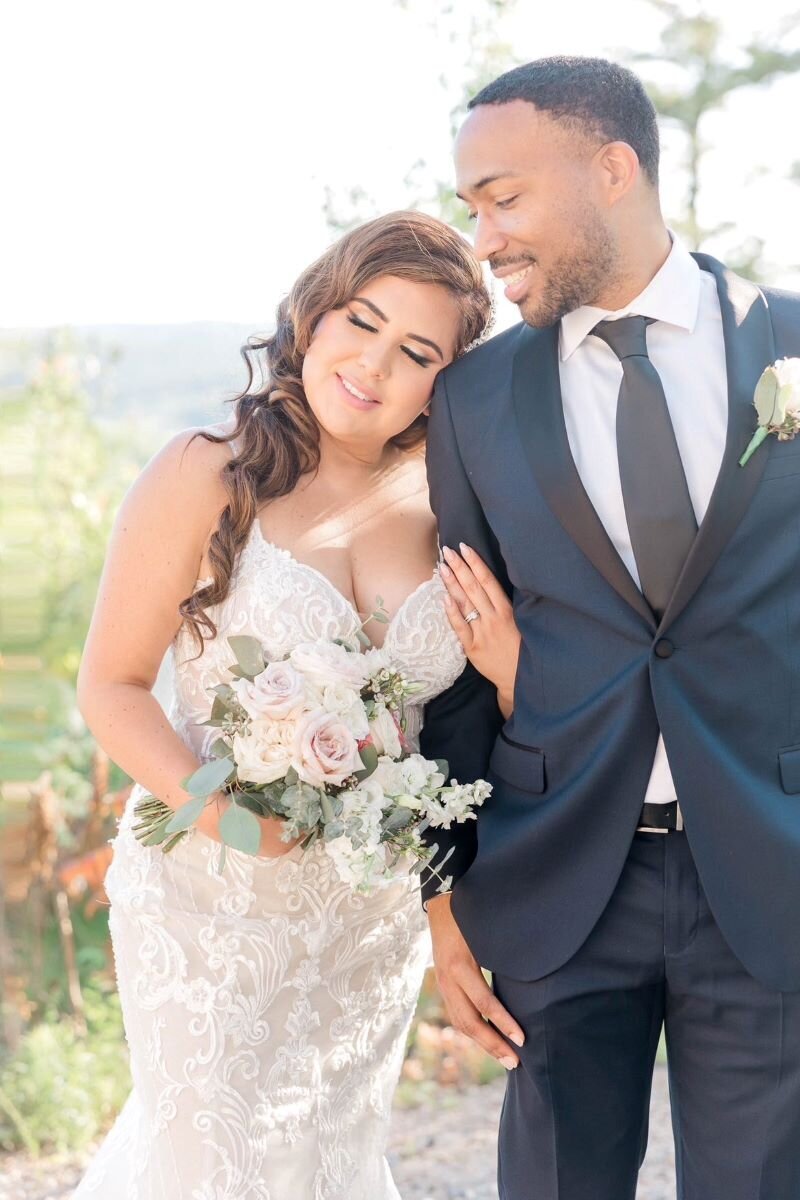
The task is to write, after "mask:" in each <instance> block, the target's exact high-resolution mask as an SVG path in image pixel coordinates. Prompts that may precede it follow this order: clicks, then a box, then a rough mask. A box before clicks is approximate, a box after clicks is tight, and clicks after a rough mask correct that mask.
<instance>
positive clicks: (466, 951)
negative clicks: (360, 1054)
mask: <svg viewBox="0 0 800 1200" xmlns="http://www.w3.org/2000/svg"><path fill="white" fill-rule="evenodd" d="M428 920H429V922H430V927H431V937H432V939H433V959H434V965H435V968H436V982H437V983H438V985H439V991H440V992H441V994H442V999H443V1000H444V1003H445V1008H446V1009H447V1015H448V1018H449V1020H450V1023H451V1024H452V1025H453V1026H454V1027H455V1028H456V1029H458V1030H459V1031H460V1032H461V1033H465V1034H467V1036H468V1037H471V1038H472V1039H473V1041H475V1042H477V1043H478V1045H479V1046H482V1047H483V1049H484V1050H486V1051H487V1052H488V1053H489V1054H491V1055H492V1057H493V1058H496V1059H497V1061H498V1062H501V1063H502V1064H503V1066H504V1067H505V1068H506V1069H507V1070H509V1071H511V1070H513V1068H514V1067H516V1066H518V1065H519V1058H518V1056H517V1055H516V1054H515V1053H514V1051H513V1050H512V1049H511V1047H510V1046H509V1044H508V1042H506V1041H504V1040H503V1038H502V1037H501V1036H500V1033H503V1034H505V1036H506V1037H507V1038H508V1039H509V1041H512V1042H514V1044H515V1045H517V1046H521V1045H522V1044H523V1042H524V1041H525V1035H524V1033H523V1032H522V1030H521V1029H520V1027H519V1025H518V1024H517V1022H516V1021H515V1020H514V1018H513V1017H512V1016H511V1015H510V1013H508V1012H506V1010H505V1009H504V1008H503V1006H502V1004H501V1003H500V1001H499V1000H498V999H497V997H496V996H495V995H494V993H493V992H492V989H491V988H490V987H489V985H488V983H487V982H486V980H485V979H484V976H483V972H482V971H481V969H480V967H479V965H478V963H477V961H476V960H475V958H474V957H473V955H472V953H471V951H470V948H469V946H468V945H467V943H466V941H465V940H464V937H463V934H462V933H461V930H460V929H459V928H458V925H457V924H456V921H455V918H454V916H453V914H452V912H451V911H450V896H449V895H447V896H436V897H435V898H434V899H433V900H429V901H428ZM497 1030H500V1033H498V1032H497Z"/></svg>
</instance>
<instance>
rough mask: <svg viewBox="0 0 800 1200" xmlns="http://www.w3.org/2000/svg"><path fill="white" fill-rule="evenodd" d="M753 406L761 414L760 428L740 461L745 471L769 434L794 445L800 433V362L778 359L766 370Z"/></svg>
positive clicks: (797, 360) (797, 359)
mask: <svg viewBox="0 0 800 1200" xmlns="http://www.w3.org/2000/svg"><path fill="white" fill-rule="evenodd" d="M753 403H754V404H755V407H756V412H757V413H758V428H757V429H756V431H755V433H754V434H753V437H752V439H751V441H750V445H749V446H748V447H747V449H746V450H745V452H744V454H743V455H742V457H741V458H740V459H739V466H740V467H743V466H744V465H745V463H746V462H748V461H749V459H750V458H751V456H752V455H753V454H754V453H755V452H756V450H757V449H758V447H759V446H760V445H761V443H762V442H763V441H764V440H765V438H766V437H767V435H768V434H770V433H774V434H777V437H778V441H781V442H788V441H791V439H792V438H793V437H795V436H796V435H797V434H798V433H800V358H779V359H778V361H777V362H776V363H773V365H772V366H771V367H767V368H766V370H765V371H764V373H763V374H762V376H761V378H760V379H759V381H758V383H757V384H756V390H755V395H754V396H753Z"/></svg>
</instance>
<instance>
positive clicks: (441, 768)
mask: <svg viewBox="0 0 800 1200" xmlns="http://www.w3.org/2000/svg"><path fill="white" fill-rule="evenodd" d="M433 761H434V762H435V763H436V770H437V771H438V772H439V774H440V775H444V777H445V779H447V776H448V775H449V774H450V763H449V762H448V761H447V759H446V758H435V759H434V760H433Z"/></svg>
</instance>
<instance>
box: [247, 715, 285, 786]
mask: <svg viewBox="0 0 800 1200" xmlns="http://www.w3.org/2000/svg"><path fill="white" fill-rule="evenodd" d="M296 725H297V722H296V721H289V720H283V721H252V722H251V723H250V728H249V730H248V731H247V733H245V734H239V733H237V734H236V735H235V737H234V739H233V758H234V762H235V763H236V770H237V772H238V775H239V778H240V779H242V780H244V781H245V782H246V783H257V784H265V783H274V782H275V780H276V779H283V777H284V775H285V774H286V772H287V771H288V770H289V767H290V766H291V765H292V753H293V750H294V743H295V730H296Z"/></svg>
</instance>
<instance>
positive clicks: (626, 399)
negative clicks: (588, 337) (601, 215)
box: [592, 317, 697, 617]
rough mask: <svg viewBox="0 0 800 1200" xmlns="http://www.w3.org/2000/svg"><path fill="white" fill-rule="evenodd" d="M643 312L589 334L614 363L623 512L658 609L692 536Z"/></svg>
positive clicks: (693, 524)
mask: <svg viewBox="0 0 800 1200" xmlns="http://www.w3.org/2000/svg"><path fill="white" fill-rule="evenodd" d="M650 323H651V321H650V320H649V319H646V318H645V317H621V318H620V319H619V320H618V321H601V322H600V323H599V325H596V326H595V327H594V329H593V330H592V333H594V334H596V336H597V337H599V338H601V339H602V340H603V341H604V342H606V344H607V345H609V346H610V347H611V349H612V350H613V351H614V353H615V354H616V356H617V358H618V359H619V360H620V362H621V363H622V383H621V385H620V389H619V400H618V402H617V453H618V455H619V475H620V481H621V483H622V498H623V500H624V502H625V516H626V518H627V521H628V529H629V531H630V535H631V545H632V547H633V554H634V557H635V559H636V567H637V570H638V572H639V581H640V583H641V587H642V592H643V593H644V596H645V599H646V600H647V602H648V603H649V605H650V607H651V608H652V609H653V612H654V613H655V614H656V616H658V617H661V616H662V615H663V613H664V610H665V608H666V607H667V603H668V601H669V598H670V596H671V595H672V592H673V589H674V587H675V584H676V583H677V581H678V576H679V575H680V573H681V570H682V568H683V564H684V563H685V562H686V558H687V555H688V554H689V551H690V550H691V548H692V543H693V541H694V539H695V537H696V535H697V520H696V518H695V515H694V509H693V508H692V501H691V498H690V496H689V489H688V487H687V485H686V475H685V474H684V470H683V463H682V462H681V456H680V452H679V450H678V443H677V442H676V440H675V431H674V429H673V428H672V422H671V421H670V418H669V409H668V408H667V398H666V396H665V395H664V388H663V386H662V384H661V379H660V377H659V374H658V372H657V371H656V369H655V367H654V366H653V364H652V363H651V361H650V359H649V357H648V354H647V336H646V332H645V331H646V328H647V326H648V325H649V324H650Z"/></svg>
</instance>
